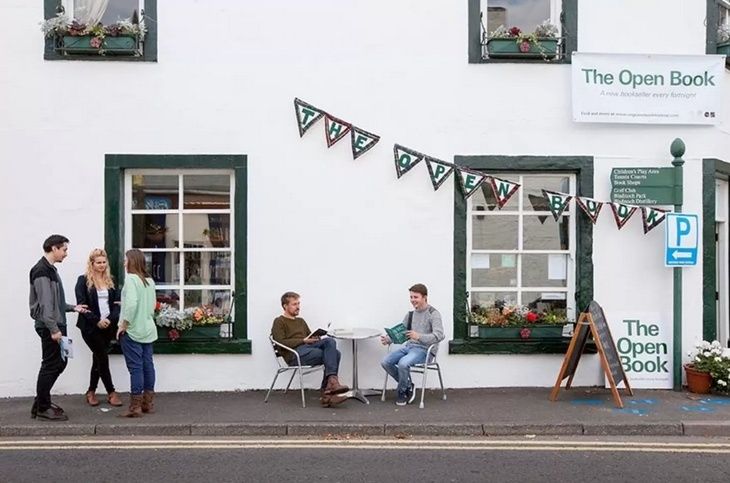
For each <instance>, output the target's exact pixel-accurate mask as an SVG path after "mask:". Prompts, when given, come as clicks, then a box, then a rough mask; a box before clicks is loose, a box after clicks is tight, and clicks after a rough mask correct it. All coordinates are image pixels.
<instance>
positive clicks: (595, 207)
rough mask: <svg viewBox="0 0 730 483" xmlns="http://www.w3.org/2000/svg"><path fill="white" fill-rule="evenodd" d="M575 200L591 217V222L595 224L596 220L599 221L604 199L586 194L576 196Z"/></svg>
mask: <svg viewBox="0 0 730 483" xmlns="http://www.w3.org/2000/svg"><path fill="white" fill-rule="evenodd" d="M575 202H576V203H577V204H578V206H580V207H581V209H582V210H583V213H585V214H586V215H587V216H588V218H590V219H591V223H593V224H594V225H595V224H596V221H598V215H599V213H601V208H603V201H598V200H594V199H593V198H586V197H584V196H576V197H575Z"/></svg>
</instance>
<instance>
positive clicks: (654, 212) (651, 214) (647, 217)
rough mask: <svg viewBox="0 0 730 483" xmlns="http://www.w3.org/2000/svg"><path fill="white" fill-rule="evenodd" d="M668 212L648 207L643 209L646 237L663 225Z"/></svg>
mask: <svg viewBox="0 0 730 483" xmlns="http://www.w3.org/2000/svg"><path fill="white" fill-rule="evenodd" d="M666 215H667V210H660V209H659V208H651V207H648V206H642V207H641V221H642V223H643V225H644V234H645V235H646V234H647V233H649V232H650V231H651V230H653V229H654V228H656V227H657V226H659V225H661V223H662V222H663V221H664V218H666Z"/></svg>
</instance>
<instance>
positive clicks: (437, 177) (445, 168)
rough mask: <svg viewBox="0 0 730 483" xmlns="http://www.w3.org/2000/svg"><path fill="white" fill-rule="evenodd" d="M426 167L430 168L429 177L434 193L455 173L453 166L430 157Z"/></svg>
mask: <svg viewBox="0 0 730 483" xmlns="http://www.w3.org/2000/svg"><path fill="white" fill-rule="evenodd" d="M426 167H428V175H429V177H430V178H431V184H432V185H433V190H434V191H436V190H437V189H439V188H440V187H441V185H442V184H444V181H446V179H447V178H448V177H449V175H451V173H452V172H453V171H454V165H453V164H451V163H447V162H446V161H441V160H440V159H436V158H430V157H428V156H426Z"/></svg>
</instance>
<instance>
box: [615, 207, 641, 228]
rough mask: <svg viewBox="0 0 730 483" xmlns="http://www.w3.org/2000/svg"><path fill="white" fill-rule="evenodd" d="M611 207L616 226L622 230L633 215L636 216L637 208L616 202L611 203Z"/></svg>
mask: <svg viewBox="0 0 730 483" xmlns="http://www.w3.org/2000/svg"><path fill="white" fill-rule="evenodd" d="M610 205H611V210H612V211H613V218H614V220H616V226H617V227H618V229H619V230H620V229H621V228H623V227H624V225H625V224H626V222H627V221H629V218H631V215H633V214H634V212H635V211H636V207H635V206H629V205H624V204H621V203H614V202H611V203H610Z"/></svg>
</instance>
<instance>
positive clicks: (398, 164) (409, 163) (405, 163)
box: [393, 144, 423, 178]
mask: <svg viewBox="0 0 730 483" xmlns="http://www.w3.org/2000/svg"><path fill="white" fill-rule="evenodd" d="M393 156H395V171H396V174H397V175H398V178H400V177H401V176H403V175H404V174H406V173H407V172H408V171H410V170H411V169H412V168H413V167H414V166H415V165H417V164H418V163H420V162H421V160H422V159H423V154H421V153H419V152H418V151H414V150H412V149H408V148H407V147H405V146H401V145H400V144H394V145H393Z"/></svg>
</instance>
